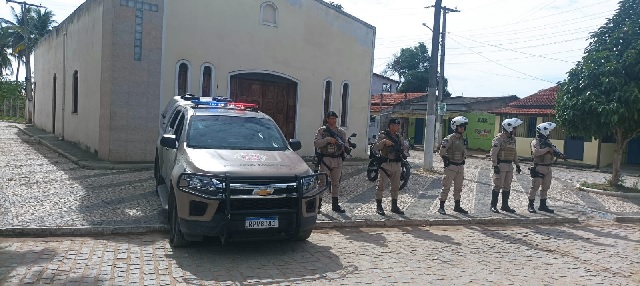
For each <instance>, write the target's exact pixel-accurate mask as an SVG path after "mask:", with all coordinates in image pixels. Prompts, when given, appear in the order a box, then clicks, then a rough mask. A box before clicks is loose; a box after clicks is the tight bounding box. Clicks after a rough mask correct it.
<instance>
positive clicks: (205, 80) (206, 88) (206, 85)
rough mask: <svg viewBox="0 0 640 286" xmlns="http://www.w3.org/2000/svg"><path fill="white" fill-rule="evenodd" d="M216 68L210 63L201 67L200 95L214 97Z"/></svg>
mask: <svg viewBox="0 0 640 286" xmlns="http://www.w3.org/2000/svg"><path fill="white" fill-rule="evenodd" d="M213 82H214V70H213V66H212V65H211V64H209V63H204V64H203V65H202V67H201V68H200V95H201V96H204V97H212V96H213V93H214V92H213V90H214V85H213Z"/></svg>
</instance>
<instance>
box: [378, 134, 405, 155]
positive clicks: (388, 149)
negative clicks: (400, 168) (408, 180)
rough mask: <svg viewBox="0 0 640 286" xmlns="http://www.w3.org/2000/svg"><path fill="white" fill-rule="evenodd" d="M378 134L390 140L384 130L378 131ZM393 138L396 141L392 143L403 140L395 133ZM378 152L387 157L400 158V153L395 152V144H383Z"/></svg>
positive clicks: (400, 142)
mask: <svg viewBox="0 0 640 286" xmlns="http://www.w3.org/2000/svg"><path fill="white" fill-rule="evenodd" d="M389 135H391V134H389ZM379 136H382V137H383V138H384V139H387V140H390V139H389V137H388V136H387V135H385V132H380V135H379ZM394 139H395V140H396V141H397V142H394V143H399V144H402V141H403V140H402V137H400V135H398V134H396V136H394ZM400 150H402V146H400ZM380 154H381V155H382V156H384V157H385V158H388V159H397V158H400V154H397V152H396V148H395V146H386V145H385V146H383V147H382V149H380Z"/></svg>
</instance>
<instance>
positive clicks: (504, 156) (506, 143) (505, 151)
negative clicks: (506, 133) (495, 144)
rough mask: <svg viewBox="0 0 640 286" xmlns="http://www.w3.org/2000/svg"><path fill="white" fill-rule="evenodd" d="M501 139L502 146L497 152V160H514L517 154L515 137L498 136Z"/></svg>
mask: <svg viewBox="0 0 640 286" xmlns="http://www.w3.org/2000/svg"><path fill="white" fill-rule="evenodd" d="M500 140H502V143H503V144H501V145H502V147H500V151H499V152H498V160H509V161H514V160H515V159H516V156H518V151H517V150H516V138H514V137H511V138H509V137H506V138H500Z"/></svg>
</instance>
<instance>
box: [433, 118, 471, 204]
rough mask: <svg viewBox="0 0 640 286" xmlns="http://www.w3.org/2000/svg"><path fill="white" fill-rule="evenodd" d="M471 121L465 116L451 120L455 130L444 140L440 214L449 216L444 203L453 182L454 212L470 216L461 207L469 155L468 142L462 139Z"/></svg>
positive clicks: (441, 151) (441, 152) (441, 154)
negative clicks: (465, 168)
mask: <svg viewBox="0 0 640 286" xmlns="http://www.w3.org/2000/svg"><path fill="white" fill-rule="evenodd" d="M468 124H469V120H468V119H467V118H466V117H464V116H458V117H456V118H454V119H452V120H451V129H453V130H454V132H453V133H451V134H450V135H449V136H447V137H445V138H444V139H443V140H442V146H441V147H440V156H441V157H442V161H443V162H444V177H443V178H442V192H440V208H439V209H438V213H440V214H443V215H444V214H447V213H446V212H445V211H444V203H445V201H446V200H447V197H448V195H449V189H451V182H453V199H454V202H455V206H454V208H453V211H454V212H459V213H462V214H468V213H469V212H468V211H466V210H465V209H463V208H462V207H461V206H460V197H461V195H460V193H461V192H462V181H463V180H464V160H465V158H466V154H467V141H466V140H465V139H464V138H462V134H463V133H464V132H465V131H466V130H467V125H468Z"/></svg>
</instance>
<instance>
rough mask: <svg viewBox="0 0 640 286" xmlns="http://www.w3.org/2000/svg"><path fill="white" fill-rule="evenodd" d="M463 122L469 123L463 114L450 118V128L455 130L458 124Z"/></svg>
mask: <svg viewBox="0 0 640 286" xmlns="http://www.w3.org/2000/svg"><path fill="white" fill-rule="evenodd" d="M463 124H464V125H466V124H469V119H467V118H466V117H464V116H458V117H456V118H454V119H451V129H453V130H454V131H455V130H456V128H458V126H460V125H463Z"/></svg>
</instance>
